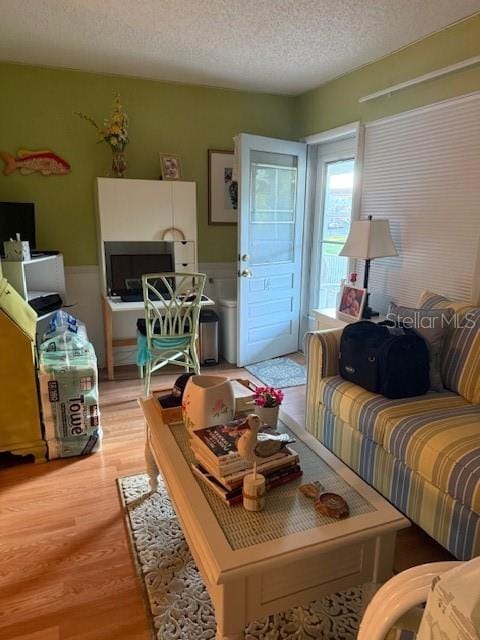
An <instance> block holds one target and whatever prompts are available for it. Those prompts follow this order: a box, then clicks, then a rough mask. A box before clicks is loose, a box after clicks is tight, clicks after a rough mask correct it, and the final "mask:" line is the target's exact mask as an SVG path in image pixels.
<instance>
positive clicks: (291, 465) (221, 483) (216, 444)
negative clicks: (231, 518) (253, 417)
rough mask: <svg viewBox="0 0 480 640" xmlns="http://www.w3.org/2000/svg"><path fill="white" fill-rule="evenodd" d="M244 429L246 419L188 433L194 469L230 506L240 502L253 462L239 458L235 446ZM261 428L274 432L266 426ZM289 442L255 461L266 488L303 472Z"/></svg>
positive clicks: (278, 484)
mask: <svg viewBox="0 0 480 640" xmlns="http://www.w3.org/2000/svg"><path fill="white" fill-rule="evenodd" d="M245 431H246V427H245V421H244V420H238V421H236V422H232V423H229V424H224V425H218V426H216V427H207V428H205V429H200V430H197V431H194V432H192V435H191V447H192V451H193V454H194V456H195V462H194V463H193V464H192V469H193V472H194V473H195V475H196V476H197V477H198V478H200V479H201V480H202V481H203V482H205V484H207V485H208V486H209V487H210V488H211V489H212V490H213V491H214V492H215V493H216V494H217V495H218V496H219V497H220V498H221V499H222V500H223V501H224V502H226V503H227V504H229V505H234V504H238V503H241V502H242V486H243V478H244V476H246V475H247V474H248V473H251V471H252V464H251V463H249V462H248V461H247V460H244V459H243V458H241V457H240V454H239V453H238V451H237V446H236V443H237V441H238V440H239V438H240V437H241V436H242V435H243V434H244V433H245ZM262 431H263V432H264V433H265V432H266V433H272V434H274V433H276V432H275V431H274V430H273V429H270V428H269V427H264V428H263V429H262ZM291 442H294V440H291ZM289 444H290V443H287V444H285V446H283V447H282V449H281V450H280V451H278V452H277V453H274V454H273V455H271V456H269V457H267V458H263V459H262V462H261V463H257V472H258V473H261V474H262V475H263V476H265V480H266V485H267V491H268V490H270V489H273V488H274V487H278V486H280V485H282V484H285V483H286V482H290V481H292V480H295V479H296V478H299V477H300V476H301V475H302V470H301V468H300V464H299V459H298V454H297V453H296V452H295V451H294V450H293V449H292V448H291V447H290V446H289Z"/></svg>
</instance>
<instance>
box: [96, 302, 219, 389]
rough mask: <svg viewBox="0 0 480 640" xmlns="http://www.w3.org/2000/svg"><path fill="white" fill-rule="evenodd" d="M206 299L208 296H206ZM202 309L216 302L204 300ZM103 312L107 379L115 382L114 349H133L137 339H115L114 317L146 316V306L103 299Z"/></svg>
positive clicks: (141, 303) (138, 303)
mask: <svg viewBox="0 0 480 640" xmlns="http://www.w3.org/2000/svg"><path fill="white" fill-rule="evenodd" d="M204 297H206V296H204ZM200 304H201V306H202V307H211V306H213V305H214V304H215V301H214V300H212V299H211V298H208V297H207V299H206V300H202V302H201V303H200ZM102 310H103V327H104V331H105V361H106V365H107V377H108V379H109V380H114V364H113V348H114V347H131V346H134V345H136V344H137V339H136V338H120V339H118V338H114V337H113V316H114V314H119V313H126V312H128V311H138V312H139V313H140V314H141V315H142V316H143V315H144V311H145V305H144V303H143V300H141V301H140V302H122V300H121V298H119V297H110V296H103V297H102Z"/></svg>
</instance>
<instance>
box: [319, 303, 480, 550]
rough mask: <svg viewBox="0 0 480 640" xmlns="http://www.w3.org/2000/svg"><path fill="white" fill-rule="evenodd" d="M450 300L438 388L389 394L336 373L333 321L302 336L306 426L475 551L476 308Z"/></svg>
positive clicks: (479, 343) (478, 437) (479, 494)
mask: <svg viewBox="0 0 480 640" xmlns="http://www.w3.org/2000/svg"><path fill="white" fill-rule="evenodd" d="M418 306H419V307H422V308H453V309H454V310H455V312H456V314H455V324H452V325H450V327H449V330H448V335H447V339H446V342H445V346H444V350H443V353H442V362H441V365H442V379H443V383H444V385H445V387H446V390H445V391H444V392H441V393H437V392H429V393H427V394H426V395H423V396H417V397H414V398H405V399H401V400H389V399H387V398H385V397H383V396H380V395H377V394H374V393H370V392H369V391H366V390H365V389H363V388H361V387H359V386H357V385H355V384H352V383H350V382H347V381H346V380H344V379H343V378H341V377H340V376H339V375H338V354H339V344H340V336H341V332H342V330H341V329H334V330H329V331H319V332H313V333H310V334H308V337H307V354H308V382H307V428H308V430H309V431H310V432H311V433H312V434H314V435H315V436H316V437H317V438H318V439H319V440H320V441H321V442H322V443H323V444H325V445H326V446H327V447H328V448H329V449H330V450H331V451H333V452H334V453H335V454H336V455H337V456H338V457H339V458H341V459H342V460H343V461H344V462H345V463H346V464H348V465H349V466H350V467H351V468H352V469H353V470H354V471H356V472H357V473H358V474H359V475H360V476H361V477H362V478H363V479H364V480H366V481H367V482H368V483H369V484H371V485H372V486H373V487H375V488H376V489H377V490H378V491H379V492H380V493H381V494H382V495H383V496H385V497H386V498H387V499H388V500H390V502H392V503H393V504H394V505H395V506H396V507H397V508H398V509H400V511H402V512H403V513H404V514H405V515H406V516H407V517H409V518H410V519H411V520H413V521H414V522H416V523H417V524H418V525H419V526H420V527H421V528H422V529H424V530H425V531H426V532H427V533H428V534H429V535H431V536H432V537H433V538H435V539H436V540H437V541H438V542H439V543H440V544H442V545H443V546H444V547H446V548H447V549H448V550H449V551H450V552H451V553H452V554H453V555H455V556H456V557H457V558H459V559H469V558H472V557H473V556H476V555H480V308H478V307H472V306H471V305H466V304H465V303H456V302H452V301H450V300H448V299H447V298H444V297H443V296H439V295H437V294H434V293H431V292H428V291H427V292H424V293H423V294H422V296H421V299H420V302H419V305H418Z"/></svg>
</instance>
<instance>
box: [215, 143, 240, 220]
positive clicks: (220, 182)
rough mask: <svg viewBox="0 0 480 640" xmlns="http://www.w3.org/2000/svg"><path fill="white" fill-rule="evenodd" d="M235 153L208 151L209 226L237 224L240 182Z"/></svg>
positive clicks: (217, 150)
mask: <svg viewBox="0 0 480 640" xmlns="http://www.w3.org/2000/svg"><path fill="white" fill-rule="evenodd" d="M233 161H234V154H233V151H223V150H219V149H209V150H208V224H221V225H226V224H237V222H238V182H236V181H235V180H233Z"/></svg>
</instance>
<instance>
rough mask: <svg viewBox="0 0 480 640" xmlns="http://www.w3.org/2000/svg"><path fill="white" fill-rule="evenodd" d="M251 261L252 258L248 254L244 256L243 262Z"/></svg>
mask: <svg viewBox="0 0 480 640" xmlns="http://www.w3.org/2000/svg"><path fill="white" fill-rule="evenodd" d="M249 260H250V256H249V255H248V253H244V254H243V256H242V262H248V261H249Z"/></svg>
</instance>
